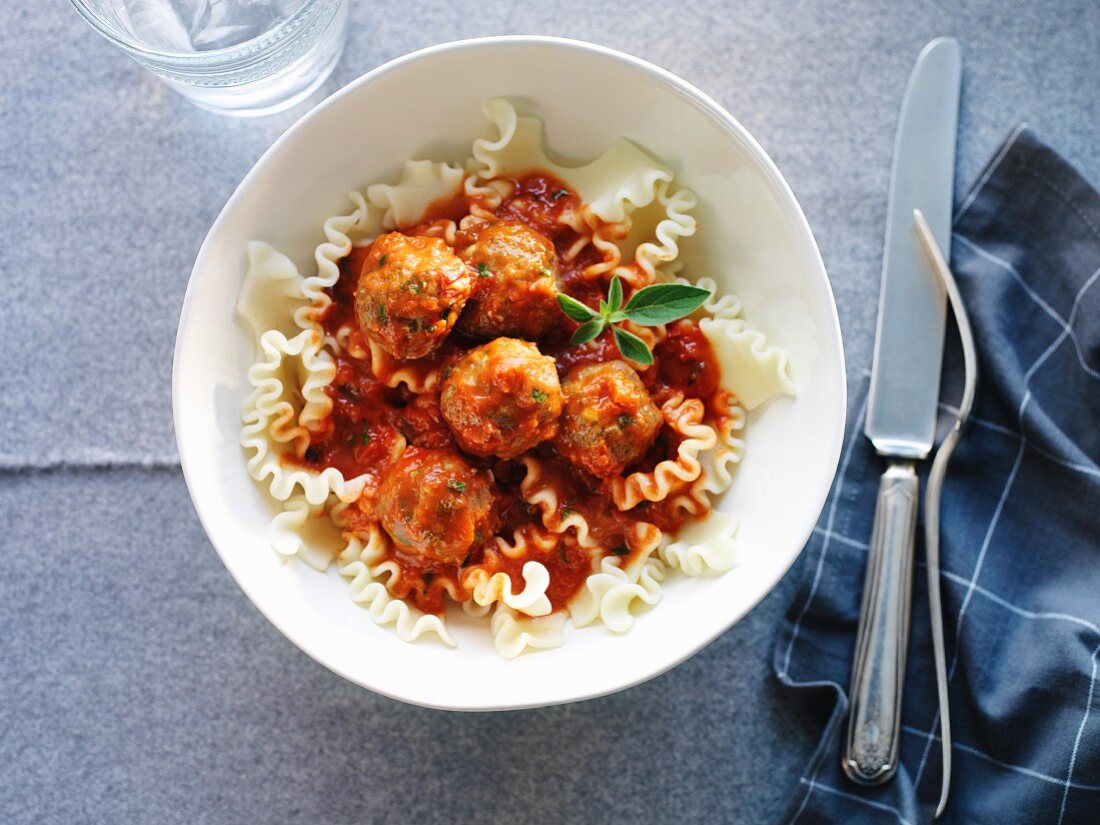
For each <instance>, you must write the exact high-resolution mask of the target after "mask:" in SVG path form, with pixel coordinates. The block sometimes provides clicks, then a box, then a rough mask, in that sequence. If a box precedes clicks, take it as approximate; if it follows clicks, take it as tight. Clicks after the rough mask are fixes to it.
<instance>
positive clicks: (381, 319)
mask: <svg viewBox="0 0 1100 825" xmlns="http://www.w3.org/2000/svg"><path fill="white" fill-rule="evenodd" d="M378 323H380V324H384V323H386V305H385V304H379V305H378Z"/></svg>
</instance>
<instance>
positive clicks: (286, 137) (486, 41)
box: [172, 35, 847, 711]
mask: <svg viewBox="0 0 1100 825" xmlns="http://www.w3.org/2000/svg"><path fill="white" fill-rule="evenodd" d="M493 44H504V45H519V44H532V45H543V46H545V45H550V46H555V47H558V48H563V49H566V50H574V51H577V52H587V53H590V54H595V55H598V56H602V57H603V58H607V59H610V60H612V61H616V62H619V63H621V64H624V65H626V66H629V67H632V68H634V69H638V70H641V72H642V73H644V74H648V75H650V76H652V77H654V78H655V79H656V80H658V81H659V82H660V83H662V84H664V85H665V86H666V87H667V88H669V89H671V90H672V91H674V92H675V93H676V94H678V95H679V96H680V97H682V98H684V99H685V100H686V101H687V102H689V103H691V104H692V105H693V106H695V107H697V108H698V109H700V110H702V111H703V112H704V113H706V114H707V115H709V116H710V117H711V118H712V119H713V120H714V121H715V122H716V123H717V124H718V125H720V126H721V127H722V128H723V129H725V130H726V131H727V132H728V133H730V134H731V135H732V136H733V137H735V138H736V139H737V140H738V141H740V142H741V143H742V144H743V146H744V147H746V148H747V149H748V150H749V152H750V153H751V154H752V156H753V158H754V160H755V161H756V162H757V163H759V166H760V169H761V171H763V172H765V173H766V175H767V176H768V178H769V179H770V180H771V182H772V183H773V184H774V186H775V187H776V189H777V190H778V191H779V192H780V193H781V194H782V196H783V197H784V198H785V199H786V200H787V201H788V202H789V204H790V205H791V206H793V214H794V215H795V216H796V217H797V219H798V221H797V223H798V226H797V231H798V233H799V234H800V235H802V236H803V240H804V241H806V242H807V248H808V249H809V250H810V251H811V253H812V259H813V264H814V268H815V269H816V270H817V273H818V274H819V275H820V276H821V277H822V278H827V276H826V275H825V267H824V263H823V262H822V260H821V255H820V252H819V250H818V248H817V244H816V242H815V241H814V238H813V233H812V231H811V230H810V227H809V224H808V222H807V221H806V218H805V215H804V214H803V212H802V210H801V207H800V206H799V205H798V202H797V200H796V199H795V197H794V194H793V192H792V191H791V189H790V187H789V185H788V184H787V182H786V180H785V179H784V178H783V176H782V174H781V173H780V172H779V170H778V168H777V167H776V166H775V164H774V162H773V161H772V160H771V158H770V157H769V156H768V155H767V153H766V152H765V151H764V149H763V148H762V147H761V146H760V144H759V143H758V142H757V141H756V139H755V138H753V137H752V135H751V134H749V132H748V131H747V130H746V129H745V128H744V127H743V126H742V125H741V124H740V123H739V122H738V121H737V120H736V119H734V117H733V116H732V115H730V114H729V113H728V112H727V111H726V110H725V109H724V108H723V107H722V106H721V105H719V104H718V103H717V102H716V101H715V100H713V99H712V98H711V97H709V96H708V95H706V94H705V93H703V92H701V91H700V90H699V89H697V88H696V87H694V86H692V85H691V84H690V83H688V82H687V81H685V80H682V79H681V78H679V77H677V76H676V75H674V74H672V73H670V72H668V71H666V70H664V69H662V68H660V67H658V66H655V65H653V64H651V63H648V62H646V61H644V60H642V59H640V58H637V57H634V56H632V55H628V54H625V53H623V52H619V51H616V50H614V49H610V48H607V47H604V46H599V45H595V44H592V43H587V42H584V41H579V40H571V39H566V38H559V37H547V36H540V35H503V36H493V37H481V38H472V39H467V40H458V41H452V42H448V43H441V44H438V45H434V46H429V47H427V48H424V49H420V50H418V51H415V52H410V53H409V54H406V55H403V56H401V57H398V58H395V59H393V60H391V61H389V62H388V63H384V64H383V65H381V66H379V67H377V68H375V69H373V70H371V71H369V72H367V73H366V74H363V75H361V76H360V77H359V78H357V79H356V80H353V81H352V82H350V83H349V84H347V85H346V86H344V87H343V88H342V89H340V90H339V91H337V92H335V93H334V94H332V95H331V96H329V97H328V98H327V99H326V100H324V101H323V102H322V103H320V104H319V105H318V106H317V107H315V108H314V109H312V110H311V111H310V112H308V113H307V114H305V115H304V116H303V117H302V118H301V119H299V120H298V121H297V122H296V123H294V124H293V125H292V126H291V127H290V128H289V129H287V131H286V132H284V133H283V134H282V135H281V136H280V137H279V138H278V139H277V140H276V141H275V142H274V143H273V144H272V145H271V146H270V147H269V148H268V149H267V151H266V152H264V154H263V155H262V156H261V157H260V159H259V160H258V161H257V162H256V164H255V165H254V166H253V167H252V169H251V170H249V172H248V174H247V175H246V176H245V177H244V179H243V180H242V181H241V183H240V184H239V185H238V186H237V188H236V189H235V190H234V192H233V194H232V196H230V198H229V200H228V201H227V202H226V205H225V206H224V207H223V208H222V210H221V212H220V213H219V214H218V217H217V219H216V220H215V222H214V224H213V226H212V227H211V229H210V231H209V232H208V234H207V237H206V239H205V240H204V242H203V245H202V247H201V248H200V249H199V253H198V255H197V257H196V261H195V266H194V268H193V269H192V273H191V278H190V279H189V281H188V286H187V291H186V294H185V295H184V300H183V307H182V310H181V313H180V322H179V325H178V328H177V335H176V346H175V352H174V359H173V371H172V396H173V419H174V424H175V431H176V439H177V447H178V450H179V455H180V465H181V469H182V471H183V476H184V480H185V482H186V483H187V486H188V490H189V491H190V492H191V497H192V501H193V503H194V506H195V510H196V512H197V513H198V516H199V521H200V522H201V523H202V525H203V528H204V530H205V531H206V533H207V536H208V537H209V538H210V541H211V543H212V544H213V545H214V547H215V549H216V550H217V552H218V555H219V556H220V557H221V558H222V561H223V563H225V565H226V567H227V568H228V569H229V571H230V574H231V575H233V577H234V580H235V581H236V582H237V584H238V586H240V587H241V589H242V590H243V591H244V592H245V594H246V595H247V596H248V597H249V599H250V600H251V601H252V603H253V604H254V605H255V606H256V607H257V609H258V610H260V612H261V613H262V614H263V615H264V616H265V618H267V619H268V620H269V621H270V622H271V623H272V624H274V625H275V626H276V627H277V628H278V629H279V631H280V632H281V633H283V635H285V636H286V637H287V638H288V639H290V641H291V642H293V643H294V644H295V645H296V646H297V647H299V648H300V649H301V650H302V651H303V652H305V653H306V654H307V655H309V656H311V657H312V658H315V659H316V660H317V661H319V662H320V663H321V664H322V665H324V666H325V667H327V668H329V669H330V670H332V671H333V672H335V673H337V674H338V675H340V676H343V677H344V678H346V679H348V680H349V681H351V682H354V683H356V684H359V685H361V686H362V687H366V688H369V689H370V690H372V691H374V692H376V693H379V694H382V695H384V696H388V697H390V698H394V699H398V700H400V701H405V702H412V703H414V704H419V705H423V706H426V707H436V708H442V709H454V710H485V711H488V710H509V709H521V708H527V707H538V706H546V705H551V704H561V703H565V702H572V701H581V700H584V699H591V698H595V697H598V696H603V695H606V694H609V693H614V692H616V691H619V690H623V689H626V688H628V687H632V686H634V685H636V684H640V683H641V682H644V681H647V680H648V679H651V678H653V677H655V676H658V675H660V674H661V673H664V672H666V671H668V670H670V669H671V668H673V667H675V666H676V665H678V664H680V663H681V662H683V661H684V660H686V659H688V658H690V657H691V656H693V655H694V654H695V653H697V652H698V651H699V650H700V649H702V648H703V647H704V646H706V645H707V644H709V643H710V642H711V641H713V640H714V639H716V638H717V637H718V636H720V635H721V634H722V633H724V632H725V631H726V630H728V629H729V628H730V627H732V626H733V625H734V624H736V622H737V621H739V620H740V619H741V618H742V617H743V616H744V615H745V614H746V613H747V612H748V611H749V610H751V609H752V608H753V607H755V606H756V604H758V603H759V602H760V601H761V600H762V599H763V598H764V596H765V595H767V594H768V593H769V592H771V590H772V589H773V588H774V587H775V585H776V584H777V583H778V581H779V579H780V578H782V576H783V575H784V574H785V573H786V571H787V570H789V569H790V566H791V565H793V563H794V561H795V559H797V558H798V555H800V552H801V551H800V552H799V553H795V554H793V555H792V556H791V558H790V561H789V563H788V564H787V565H786V567H784V568H782V569H779V570H777V572H776V573H775V575H774V579H773V580H772V581H770V582H768V585H767V587H766V588H763V589H761V590H760V593H759V595H758V596H757V597H756V599H755V600H754V601H753V602H752V603H751V604H749V605H747V606H746V607H745V609H744V610H743V611H741V612H740V613H737V614H734V615H731V617H730V618H729V620H728V622H726V623H725V624H724V625H722V626H716V627H714V628H713V632H712V633H711V634H710V636H709V638H706V639H704V640H703V641H702V642H701V643H699V644H695V645H693V646H690V647H686V648H680V649H677V650H676V651H674V652H672V653H671V654H662V655H657V654H655V656H654V659H653V667H652V668H651V669H650V670H649V671H648V672H647V673H645V674H643V675H639V676H632V677H630V678H628V679H626V680H624V681H623V682H622V683H617V684H614V685H610V686H608V685H601V686H599V687H597V688H595V689H592V688H585V687H583V686H580V687H579V688H578V689H576V690H575V691H574V692H572V693H570V694H568V695H562V696H560V697H558V698H555V699H554V700H552V701H538V702H524V701H515V702H509V703H507V704H501V703H491V702H490V703H485V704H479V705H472V704H467V705H463V706H462V707H456V706H454V705H449V704H447V703H445V702H439V701H433V700H430V699H425V698H424V697H410V696H402V695H397V694H394V693H392V692H390V691H388V690H387V689H386V686H385V685H383V684H380V683H377V682H376V681H375V680H373V679H369V678H363V677H360V676H357V675H353V674H351V673H349V672H347V670H346V669H345V668H343V667H341V666H340V665H339V664H338V663H336V662H333V661H330V660H328V659H327V658H326V657H322V656H318V655H316V654H315V653H314V652H313V651H311V650H310V649H309V647H308V645H307V644H305V643H304V641H303V640H302V639H301V638H300V636H299V634H298V633H296V630H295V628H294V627H293V626H290V625H288V624H287V623H285V622H281V621H279V620H278V619H277V618H276V617H275V616H273V615H271V613H270V612H269V611H267V610H265V607H264V605H263V601H262V599H259V598H257V597H256V594H254V593H253V592H252V590H251V588H250V587H249V586H248V585H247V584H246V582H244V581H242V580H241V578H240V577H239V576H238V575H237V572H236V571H235V570H234V568H233V566H232V564H230V562H229V555H228V554H227V552H226V551H225V549H224V548H223V547H221V546H219V542H218V540H217V539H216V538H215V534H214V532H212V531H211V529H210V523H209V518H208V513H207V512H206V508H205V507H204V505H203V503H202V498H201V497H197V496H196V495H195V490H196V486H195V482H194V480H193V479H192V477H191V475H190V474H189V470H188V451H187V449H185V445H184V443H183V437H182V435H181V433H182V432H183V428H182V427H181V421H180V418H179V416H180V409H181V405H180V403H179V399H180V397H181V396H182V390H181V386H180V381H181V378H180V369H179V365H180V354H181V349H182V348H181V341H182V338H183V331H184V330H185V329H186V327H187V326H188V323H189V321H190V316H191V314H192V311H193V300H192V299H193V296H194V293H195V291H196V290H195V283H196V274H197V273H198V272H200V271H201V270H202V268H203V265H204V263H205V258H206V257H207V253H208V247H209V246H210V243H211V238H212V237H214V236H215V235H216V234H217V232H218V229H219V227H220V226H221V225H222V223H223V222H224V221H226V220H227V216H228V215H230V214H231V213H232V211H233V208H234V206H235V205H236V203H237V202H238V200H239V199H241V198H242V196H243V193H244V192H245V191H246V190H247V189H248V187H249V184H250V183H251V181H252V179H253V178H254V177H256V176H257V175H258V174H259V173H260V171H261V169H263V167H264V166H265V165H266V164H267V163H268V161H269V160H270V159H271V158H272V157H273V156H274V155H276V154H277V153H278V152H279V150H280V148H281V147H282V146H283V144H284V143H287V142H288V141H290V140H291V139H292V138H293V137H294V135H295V134H296V133H297V132H298V131H299V130H300V129H302V128H303V127H304V125H305V124H306V123H307V122H308V121H309V120H310V119H311V118H312V117H313V116H314V115H316V114H317V113H319V112H321V111H323V110H325V109H328V108H330V107H332V106H334V105H335V104H337V103H338V102H339V101H340V100H341V99H343V98H344V97H346V96H347V95H349V94H353V93H354V92H355V91H356V90H358V89H359V88H361V87H362V86H364V85H366V84H369V83H371V82H372V81H374V80H376V79H378V78H380V77H383V76H385V75H387V74H390V73H392V72H395V71H397V70H399V69H401V68H402V67H403V66H404V65H406V64H408V63H410V62H413V61H417V60H420V59H422V58H425V57H429V56H434V55H438V54H442V53H448V52H457V51H461V50H466V49H477V48H481V47H484V46H487V45H493ZM826 292H827V293H828V302H829V306H828V310H829V318H830V321H831V328H830V329H828V330H823V333H824V334H825V335H826V336H828V337H829V338H831V339H834V340H835V341H836V342H837V343H838V347H837V349H838V352H839V358H840V363H839V372H840V375H845V374H846V373H845V368H844V354H843V347H842V346H840V344H839V342H840V341H841V335H840V322H839V318H838V317H837V313H836V306H835V302H834V301H833V299H832V293H831V291H830V290H826ZM837 389H838V394H837V396H836V399H835V403H836V404H837V405H838V409H837V410H836V411H834V412H835V414H836V415H837V420H839V421H840V422H842V423H843V421H844V420H845V417H846V410H847V395H846V393H847V390H846V387H845V386H844V382H843V381H841V382H840V384H839V386H838V387H837ZM829 435H830V437H831V442H830V443H828V444H827V445H824V449H825V452H826V455H827V456H828V458H827V462H828V466H829V467H830V468H831V469H830V475H831V474H832V473H835V471H836V467H837V465H838V463H839V460H840V453H841V446H842V441H843V426H841V427H840V432H838V433H831V434H829ZM242 471H243V463H242ZM827 493H828V489H827V488H826V489H825V490H823V491H822V492H821V500H820V501H819V502H818V503H817V506H816V507H814V508H807V514H808V515H807V516H806V517H805V518H804V523H803V524H801V525H800V526H799V530H798V533H799V535H801V536H802V539H801V543H800V545H799V546H800V547H804V546H805V544H806V542H807V541H808V540H809V538H810V535H811V533H812V531H813V528H814V526H815V524H816V522H817V518H818V515H819V514H820V512H821V509H822V507H823V506H824V503H825V500H826V496H827ZM532 655H540V654H538V653H535V654H532Z"/></svg>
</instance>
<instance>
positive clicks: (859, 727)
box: [841, 461, 920, 785]
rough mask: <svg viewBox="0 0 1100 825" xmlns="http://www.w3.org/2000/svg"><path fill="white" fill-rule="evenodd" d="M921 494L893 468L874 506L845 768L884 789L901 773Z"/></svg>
mask: <svg viewBox="0 0 1100 825" xmlns="http://www.w3.org/2000/svg"><path fill="white" fill-rule="evenodd" d="M919 492H920V491H919V483H918V481H917V473H916V470H915V469H914V467H913V464H912V462H908V461H892V462H890V465H889V466H888V467H887V468H886V472H884V473H883V474H882V479H881V480H880V481H879V488H878V501H877V502H876V504H875V521H874V527H873V528H872V530H871V546H870V548H869V551H868V555H867V576H866V579H865V580H864V584H863V607H862V609H861V611H860V616H859V631H858V633H857V635H856V650H855V661H854V663H853V666H852V687H851V691H850V694H851V709H850V712H849V716H848V738H847V743H846V747H845V751H844V756H843V758H842V760H841V765H842V767H843V768H844V772H845V773H846V774H847V775H848V777H849V778H850V779H851V780H852V781H853V782H858V783H859V784H861V785H878V784H880V783H882V782H886V781H887V780H888V779H890V777H892V776H893V775H894V771H896V770H897V767H898V733H899V726H900V723H901V694H902V686H903V684H904V681H905V655H906V648H907V646H908V642H909V609H910V603H911V601H912V578H913V544H914V539H915V536H916V528H917V501H918V499H919Z"/></svg>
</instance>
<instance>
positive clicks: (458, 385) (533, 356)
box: [440, 338, 561, 458]
mask: <svg viewBox="0 0 1100 825" xmlns="http://www.w3.org/2000/svg"><path fill="white" fill-rule="evenodd" d="M440 409H441V410H442V411H443V417H444V418H445V419H446V421H447V423H448V424H449V425H450V427H451V432H453V433H454V436H455V440H456V441H458V444H459V446H460V447H462V449H464V450H465V451H466V452H468V453H473V454H474V455H478V456H483V457H485V456H491V455H495V456H498V457H500V458H515V457H516V456H517V455H519V454H520V453H523V452H526V451H527V450H530V449H531V448H532V447H534V446H535V445H536V444H538V443H539V442H541V441H546V440H548V439H551V438H553V437H554V435H555V434H556V433H557V431H558V417H559V416H560V415H561V385H560V384H559V383H558V371H557V367H556V366H555V365H554V359H553V358H551V357H550V356H548V355H542V354H541V353H539V351H538V347H536V346H535V345H534V344H532V343H529V342H527V341H520V340H517V339H515V338H497V339H496V340H495V341H490V342H489V343H488V344H483V345H482V346H480V347H477V348H476V349H472V350H470V351H469V352H468V353H466V354H465V355H464V356H463V357H462V358H460V359H459V360H458V361H457V362H456V363H455V364H454V365H453V366H452V367H451V368H450V370H449V372H447V377H446V378H444V379H443V390H442V393H441V395H440Z"/></svg>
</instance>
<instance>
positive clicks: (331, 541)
mask: <svg viewBox="0 0 1100 825" xmlns="http://www.w3.org/2000/svg"><path fill="white" fill-rule="evenodd" d="M329 504H330V502H324V503H322V504H310V503H309V500H308V499H307V498H306V497H305V496H304V495H295V496H291V497H290V498H289V499H287V500H286V502H284V504H283V512H281V513H279V514H278V515H277V516H275V518H274V519H273V520H272V522H271V529H270V531H269V536H270V538H271V546H272V548H274V550H275V552H276V553H278V554H279V555H280V556H283V557H284V558H288V559H289V558H292V557H295V556H296V557H298V558H300V559H301V560H302V561H304V562H305V563H306V564H308V565H309V566H310V567H312V568H313V569H314V570H317V571H324V570H326V569H328V566H329V565H330V564H332V561H333V559H334V558H336V556H337V554H339V552H340V551H341V549H343V547H344V546H345V545H344V544H343V542H342V536H341V531H340V528H339V527H338V526H337V525H336V523H335V522H333V520H332V518H331V517H330V516H329V513H328V511H327V506H328V505H329Z"/></svg>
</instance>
